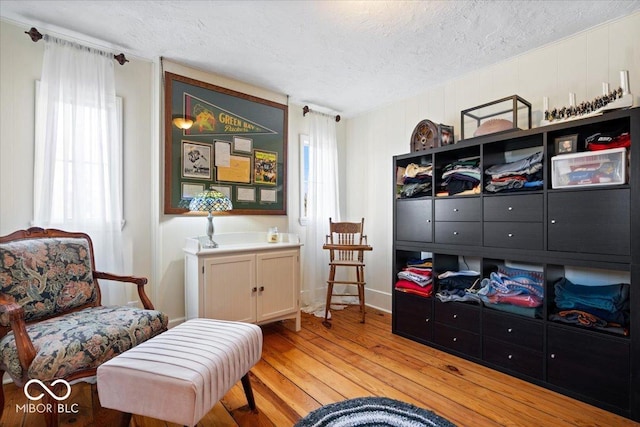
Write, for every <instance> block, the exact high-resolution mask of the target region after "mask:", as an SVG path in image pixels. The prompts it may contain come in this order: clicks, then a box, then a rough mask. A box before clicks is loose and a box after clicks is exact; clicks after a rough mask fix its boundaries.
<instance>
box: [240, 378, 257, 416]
mask: <svg viewBox="0 0 640 427" xmlns="http://www.w3.org/2000/svg"><path fill="white" fill-rule="evenodd" d="M242 388H244V394H245V395H246V396H247V402H248V403H249V408H251V410H252V411H255V410H256V401H255V399H254V398H253V390H252V389H251V380H250V379H249V373H248V372H247V373H246V374H244V377H242Z"/></svg>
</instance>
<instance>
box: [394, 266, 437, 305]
mask: <svg viewBox="0 0 640 427" xmlns="http://www.w3.org/2000/svg"><path fill="white" fill-rule="evenodd" d="M431 274H432V271H431V260H430V259H425V260H419V261H418V260H410V261H409V262H407V266H406V267H405V268H403V269H402V271H400V272H399V273H398V275H397V276H398V281H397V282H396V285H395V289H396V290H398V291H400V292H407V293H410V294H416V295H421V296H424V297H430V296H431V295H432V293H433V279H432V277H431Z"/></svg>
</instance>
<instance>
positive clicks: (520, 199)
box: [483, 194, 544, 222]
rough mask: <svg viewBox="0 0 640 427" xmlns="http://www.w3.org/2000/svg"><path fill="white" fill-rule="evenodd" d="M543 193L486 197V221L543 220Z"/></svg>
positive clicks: (484, 204) (484, 203)
mask: <svg viewBox="0 0 640 427" xmlns="http://www.w3.org/2000/svg"><path fill="white" fill-rule="evenodd" d="M543 207H544V206H543V198H542V194H528V195H517V196H515V195H509V196H496V197H485V198H484V201H483V210H484V220H485V221H517V222H542V221H543V212H544V210H543Z"/></svg>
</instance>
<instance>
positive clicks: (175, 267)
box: [0, 20, 345, 326]
mask: <svg viewBox="0 0 640 427" xmlns="http://www.w3.org/2000/svg"><path fill="white" fill-rule="evenodd" d="M26 30H28V26H27V25H21V24H16V23H13V22H7V21H4V20H0V107H1V111H0V235H6V234H9V233H11V232H13V231H16V230H18V229H23V228H28V227H29V225H30V221H31V219H32V211H33V140H34V128H33V121H34V110H35V107H34V106H35V81H36V80H37V79H39V78H40V73H41V69H42V57H43V52H44V43H43V42H39V43H33V42H32V41H31V39H30V38H29V37H28V36H27V35H25V34H24V31H26ZM40 30H41V31H42V30H45V29H44V28H40ZM51 34H53V35H58V36H60V37H65V35H63V34H55V33H52V32H51ZM76 40H77V41H79V42H82V40H78V39H77V37H76ZM128 59H129V60H130V62H128V63H127V64H126V65H124V66H119V65H117V66H116V74H115V78H116V92H117V94H118V95H119V96H121V97H122V98H123V106H124V174H125V219H126V226H125V228H124V230H123V231H124V237H125V259H126V261H127V265H126V266H125V267H126V271H124V272H121V273H124V274H134V275H138V276H145V277H148V278H149V279H150V281H149V285H148V288H147V292H148V294H149V295H150V297H151V298H152V301H153V303H154V305H155V306H156V308H158V309H160V310H163V311H165V312H166V313H167V314H168V315H169V318H170V322H171V325H172V326H173V325H175V324H177V323H179V322H181V321H182V320H183V318H184V277H183V276H184V267H183V254H182V247H183V245H184V239H185V238H187V237H192V236H197V235H203V234H204V233H205V228H206V220H205V218H204V217H183V216H177V215H164V214H163V198H162V194H163V188H164V187H163V182H164V167H163V163H162V162H163V159H162V156H163V153H164V136H163V131H162V129H163V125H162V119H161V118H162V111H161V106H162V105H163V95H162V83H161V78H160V64H159V61H155V62H154V61H150V60H145V59H140V58H132V57H129V58H128ZM164 69H165V70H166V71H171V72H174V73H176V74H181V75H184V76H188V77H191V78H195V79H198V80H202V81H206V82H210V83H213V84H216V85H219V86H223V87H227V88H229V89H233V90H237V91H239V92H244V93H248V94H251V95H254V96H258V97H261V98H265V99H269V100H272V101H275V102H279V103H282V104H287V98H286V96H284V95H280V94H274V93H270V92H268V91H265V90H263V89H260V88H256V87H252V86H249V85H247V84H244V83H241V82H237V81H234V80H231V79H226V78H223V77H219V76H215V75H213V74H209V73H204V72H202V71H198V70H193V69H190V68H186V67H182V66H180V65H178V64H172V63H170V62H167V61H165V62H164ZM288 115H289V126H288V140H289V141H288V155H287V170H288V177H289V182H288V189H287V212H288V215H286V216H284V215H278V216H274V215H255V216H225V217H216V219H215V226H216V233H225V232H237V231H266V230H267V229H268V227H270V226H277V227H278V228H279V229H280V230H281V231H284V232H287V231H290V232H293V233H298V234H300V235H301V237H302V238H303V240H304V228H302V227H300V226H299V223H298V212H299V211H298V203H299V187H298V176H299V172H298V156H299V151H298V140H299V134H300V133H306V132H308V124H307V123H308V122H307V121H305V119H304V117H303V116H302V106H298V105H291V106H290V107H289V111H288ZM338 128H339V135H344V129H345V126H344V122H341V124H340V125H339V126H338ZM303 256H304V248H303ZM130 298H131V299H136V298H135V293H134V292H132V293H131V295H130Z"/></svg>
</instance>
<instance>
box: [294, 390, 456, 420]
mask: <svg viewBox="0 0 640 427" xmlns="http://www.w3.org/2000/svg"><path fill="white" fill-rule="evenodd" d="M365 426H366V427H387V426H388V427H424V426H430V427H456V426H455V424H453V423H452V422H450V421H448V420H445V419H444V418H442V417H440V416H438V415H436V414H434V413H433V412H431V411H427V410H426V409H422V408H418V407H417V406H414V405H411V404H410V403H405V402H400V401H398V400H393V399H388V398H386V397H359V398H357V399H350V400H345V401H343V402H338V403H332V404H330V405H325V406H323V407H322V408H319V409H316V410H315V411H313V412H310V413H309V414H308V415H307V416H306V417H304V418H302V419H301V420H300V421H298V422H297V423H296V425H295V427H365Z"/></svg>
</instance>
